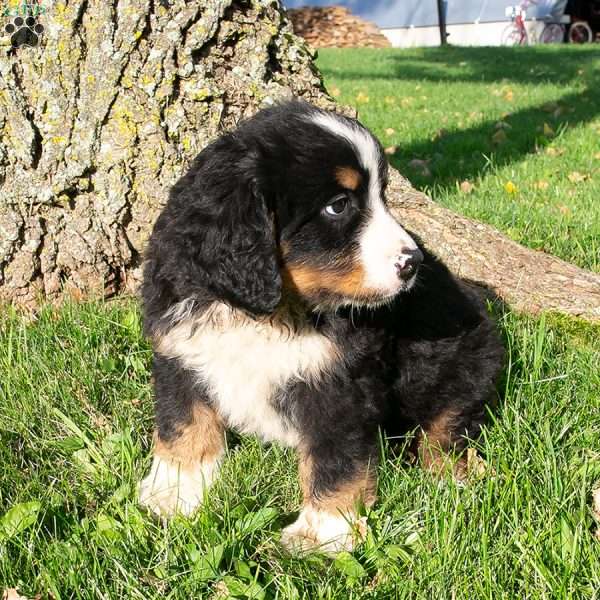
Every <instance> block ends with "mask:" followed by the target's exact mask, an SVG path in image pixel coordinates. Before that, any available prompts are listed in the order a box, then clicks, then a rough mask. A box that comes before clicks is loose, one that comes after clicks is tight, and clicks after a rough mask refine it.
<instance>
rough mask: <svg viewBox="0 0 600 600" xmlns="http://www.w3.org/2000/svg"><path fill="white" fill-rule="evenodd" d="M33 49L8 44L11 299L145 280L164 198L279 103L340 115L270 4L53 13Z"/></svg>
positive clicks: (2, 70) (0, 170)
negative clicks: (303, 102)
mask: <svg viewBox="0 0 600 600" xmlns="http://www.w3.org/2000/svg"><path fill="white" fill-rule="evenodd" d="M44 6H45V8H46V10H45V14H44V15H43V16H41V17H40V20H41V22H42V23H43V25H44V28H45V31H44V34H43V36H42V37H41V42H40V45H39V46H38V47H36V48H30V47H21V48H18V49H14V48H11V47H10V40H9V39H8V37H6V36H5V37H4V38H1V42H0V298H4V299H11V300H16V301H17V302H19V303H21V304H35V303H37V302H38V301H39V300H40V299H41V298H47V299H51V300H52V299H54V298H57V297H59V296H60V295H61V294H62V293H63V292H64V291H68V292H69V293H76V294H78V293H79V294H88V293H90V292H94V291H98V292H100V293H103V294H105V293H114V292H117V291H120V290H123V289H133V288H134V287H135V285H136V283H137V281H138V280H139V267H140V263H141V257H142V253H143V248H144V243H145V241H146V239H147V237H148V235H149V232H150V228H151V226H152V224H153V222H154V219H155V218H156V216H157V214H158V212H159V211H160V209H161V207H162V205H163V204H164V202H165V200H166V197H167V193H168V189H169V187H170V186H171V185H172V184H173V183H174V182H175V180H176V179H177V178H178V177H179V176H180V174H181V173H182V171H183V170H184V169H185V167H186V165H187V164H188V162H189V160H190V159H191V158H193V157H194V156H195V155H196V154H197V153H198V152H199V151H200V150H201V149H202V148H203V147H204V146H205V145H206V144H207V143H208V142H209V141H210V140H211V139H213V138H214V137H215V136H217V135H218V134H219V132H221V131H222V130H224V129H227V128H229V127H232V126H234V125H235V123H236V122H238V121H239V119H241V118H242V117H244V116H249V115H250V114H252V113H253V112H255V111H256V110H258V108H259V107H261V106H264V105H268V104H270V103H272V102H274V101H276V100H277V99H280V98H285V97H290V96H299V97H304V98H306V99H307V100H309V101H311V102H314V103H317V104H321V105H327V106H329V105H331V103H330V99H329V98H328V96H327V95H326V94H325V93H324V91H323V87H322V83H321V79H320V76H319V74H318V72H317V71H316V69H315V68H314V66H313V63H312V58H313V57H312V55H311V52H310V50H309V49H308V48H307V47H306V46H305V44H304V43H303V42H302V41H301V40H300V39H299V38H297V37H295V36H294V35H293V32H292V29H291V26H290V24H289V22H288V21H287V19H286V18H285V15H284V13H283V11H282V9H281V7H280V4H279V2H273V1H269V0H202V1H197V2H185V1H183V0H169V1H168V2H167V1H166V0H155V1H151V2H143V1H142V0H108V1H107V0H61V1H54V2H52V1H46V2H44Z"/></svg>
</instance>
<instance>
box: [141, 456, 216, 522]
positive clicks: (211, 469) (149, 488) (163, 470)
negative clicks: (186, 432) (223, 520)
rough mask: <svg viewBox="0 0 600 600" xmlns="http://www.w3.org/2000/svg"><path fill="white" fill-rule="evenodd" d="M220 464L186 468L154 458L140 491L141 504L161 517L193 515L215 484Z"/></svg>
mask: <svg viewBox="0 0 600 600" xmlns="http://www.w3.org/2000/svg"><path fill="white" fill-rule="evenodd" d="M218 466H219V461H218V460H215V461H212V462H207V463H203V464H201V465H198V466H196V467H194V468H185V469H184V468H183V467H182V466H181V465H180V464H179V463H178V462H176V461H171V460H166V459H162V458H160V457H158V456H155V457H154V461H153V462H152V468H151V469H150V473H149V475H148V476H147V477H146V478H145V479H143V480H142V481H141V482H140V485H139V488H138V494H139V502H140V504H142V505H144V506H146V507H147V508H149V509H150V510H151V511H152V512H154V513H156V514H157V515H160V516H171V515H174V514H175V513H181V514H183V515H186V516H187V515H191V514H192V513H193V512H194V510H195V509H196V508H197V507H198V506H199V505H200V504H201V502H202V500H203V498H204V492H205V490H206V488H208V486H209V485H210V484H211V483H212V482H213V479H214V477H215V476H216V473H217V470H218Z"/></svg>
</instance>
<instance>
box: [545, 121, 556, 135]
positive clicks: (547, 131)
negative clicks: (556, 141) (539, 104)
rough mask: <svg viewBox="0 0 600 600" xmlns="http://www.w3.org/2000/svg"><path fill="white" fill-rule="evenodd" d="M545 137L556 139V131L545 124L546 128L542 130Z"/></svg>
mask: <svg viewBox="0 0 600 600" xmlns="http://www.w3.org/2000/svg"><path fill="white" fill-rule="evenodd" d="M542 131H543V133H544V135H545V136H546V137H554V136H555V135H556V134H555V133H554V129H552V127H550V125H548V123H544V127H543V129H542Z"/></svg>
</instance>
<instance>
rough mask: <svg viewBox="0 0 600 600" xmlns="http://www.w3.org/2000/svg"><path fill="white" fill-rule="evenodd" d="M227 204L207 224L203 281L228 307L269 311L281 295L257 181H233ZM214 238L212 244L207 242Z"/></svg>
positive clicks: (266, 213) (267, 214) (274, 247)
mask: <svg viewBox="0 0 600 600" xmlns="http://www.w3.org/2000/svg"><path fill="white" fill-rule="evenodd" d="M230 201H231V203H232V206H231V207H230V208H229V209H227V210H226V211H225V212H224V214H223V215H222V216H221V217H222V218H221V219H219V220H218V222H216V223H214V224H213V231H212V236H214V237H212V236H211V237H212V240H211V248H210V249H211V251H212V252H214V258H213V259H212V260H211V258H210V254H211V252H208V254H205V256H204V257H202V259H203V261H204V260H206V259H207V258H208V261H207V263H206V264H205V269H206V273H207V275H208V283H209V286H211V287H212V289H213V290H215V291H216V292H217V293H218V294H220V295H221V296H222V297H223V298H224V299H225V300H227V301H228V302H229V303H230V304H233V305H234V306H235V305H237V306H240V307H241V308H244V309H246V310H249V311H250V312H253V313H257V314H258V313H263V314H265V313H270V312H273V310H274V309H275V307H276V306H277V304H278V303H279V300H280V299H281V274H280V272H279V265H278V258H277V244H276V241H275V225H274V219H273V218H272V216H271V214H270V212H269V209H268V207H267V201H266V198H265V197H264V195H263V194H262V193H261V192H260V190H259V187H258V184H257V183H256V181H255V180H254V179H253V180H251V181H240V182H238V189H237V193H236V194H235V196H234V197H231V198H230ZM212 243H214V246H213V245H212Z"/></svg>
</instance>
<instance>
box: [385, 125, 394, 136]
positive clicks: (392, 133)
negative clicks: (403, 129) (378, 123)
mask: <svg viewBox="0 0 600 600" xmlns="http://www.w3.org/2000/svg"><path fill="white" fill-rule="evenodd" d="M395 133H396V130H395V129H394V128H393V127H388V128H387V129H386V130H385V135H394V134H395Z"/></svg>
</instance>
